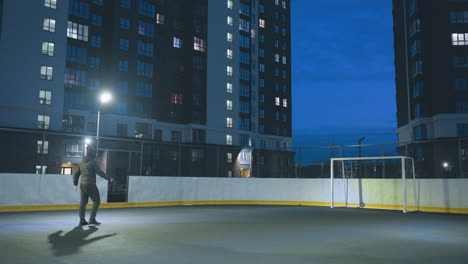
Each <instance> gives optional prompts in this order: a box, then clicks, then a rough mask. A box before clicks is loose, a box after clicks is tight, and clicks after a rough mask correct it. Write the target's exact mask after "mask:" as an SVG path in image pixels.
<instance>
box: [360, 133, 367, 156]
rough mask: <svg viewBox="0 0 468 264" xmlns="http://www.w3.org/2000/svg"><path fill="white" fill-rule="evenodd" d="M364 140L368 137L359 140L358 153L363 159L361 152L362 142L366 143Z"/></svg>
mask: <svg viewBox="0 0 468 264" xmlns="http://www.w3.org/2000/svg"><path fill="white" fill-rule="evenodd" d="M364 139H366V137H362V138H361V139H359V141H358V145H359V151H358V156H359V157H361V156H362V151H361V144H362V141H364Z"/></svg>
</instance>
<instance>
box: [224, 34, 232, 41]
mask: <svg viewBox="0 0 468 264" xmlns="http://www.w3.org/2000/svg"><path fill="white" fill-rule="evenodd" d="M226 40H227V41H228V42H232V41H233V36H232V33H231V32H228V33H227V34H226Z"/></svg>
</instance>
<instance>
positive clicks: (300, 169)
mask: <svg viewBox="0 0 468 264" xmlns="http://www.w3.org/2000/svg"><path fill="white" fill-rule="evenodd" d="M299 178H302V148H299Z"/></svg>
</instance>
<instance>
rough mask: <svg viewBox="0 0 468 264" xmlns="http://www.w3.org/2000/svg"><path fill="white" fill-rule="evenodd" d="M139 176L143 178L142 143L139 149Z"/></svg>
mask: <svg viewBox="0 0 468 264" xmlns="http://www.w3.org/2000/svg"><path fill="white" fill-rule="evenodd" d="M140 176H143V141H141V147H140Z"/></svg>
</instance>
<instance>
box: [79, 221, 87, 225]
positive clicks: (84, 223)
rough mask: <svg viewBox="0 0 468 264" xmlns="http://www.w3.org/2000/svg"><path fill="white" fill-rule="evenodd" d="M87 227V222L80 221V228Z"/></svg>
mask: <svg viewBox="0 0 468 264" xmlns="http://www.w3.org/2000/svg"><path fill="white" fill-rule="evenodd" d="M84 225H88V222H86V220H80V226H84Z"/></svg>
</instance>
